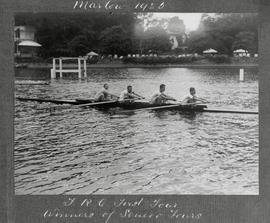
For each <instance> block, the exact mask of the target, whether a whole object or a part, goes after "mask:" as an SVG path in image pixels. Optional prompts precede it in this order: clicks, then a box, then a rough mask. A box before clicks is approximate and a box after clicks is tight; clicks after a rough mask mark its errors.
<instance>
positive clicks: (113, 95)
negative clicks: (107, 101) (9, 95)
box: [109, 93, 119, 98]
mask: <svg viewBox="0 0 270 223" xmlns="http://www.w3.org/2000/svg"><path fill="white" fill-rule="evenodd" d="M109 95H111V97H114V98H119V96H117V95H115V94H111V93H109Z"/></svg>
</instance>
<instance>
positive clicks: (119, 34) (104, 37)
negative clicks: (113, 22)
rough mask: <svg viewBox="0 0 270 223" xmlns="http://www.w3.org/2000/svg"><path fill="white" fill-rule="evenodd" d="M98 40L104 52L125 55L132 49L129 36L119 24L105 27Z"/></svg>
mask: <svg viewBox="0 0 270 223" xmlns="http://www.w3.org/2000/svg"><path fill="white" fill-rule="evenodd" d="M99 40H100V42H101V46H102V52H103V53H105V54H112V55H114V54H117V55H127V54H128V53H129V52H130V51H131V50H132V41H131V39H130V36H129V34H128V32H126V31H125V30H124V29H123V27H122V26H121V25H120V26H113V27H110V28H107V29H105V30H104V31H103V32H102V33H101V34H100V38H99Z"/></svg>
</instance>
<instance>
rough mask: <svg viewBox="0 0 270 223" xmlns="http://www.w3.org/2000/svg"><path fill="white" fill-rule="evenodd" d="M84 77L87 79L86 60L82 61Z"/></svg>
mask: <svg viewBox="0 0 270 223" xmlns="http://www.w3.org/2000/svg"><path fill="white" fill-rule="evenodd" d="M83 68H84V77H87V70H86V69H87V68H86V59H85V58H84V59H83Z"/></svg>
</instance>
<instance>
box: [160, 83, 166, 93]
mask: <svg viewBox="0 0 270 223" xmlns="http://www.w3.org/2000/svg"><path fill="white" fill-rule="evenodd" d="M165 88H166V85H165V84H161V85H160V86H159V91H160V92H161V93H162V92H164V91H165Z"/></svg>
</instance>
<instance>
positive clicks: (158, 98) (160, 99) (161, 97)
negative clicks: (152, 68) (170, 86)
mask: <svg viewBox="0 0 270 223" xmlns="http://www.w3.org/2000/svg"><path fill="white" fill-rule="evenodd" d="M165 88H166V85H165V84H161V85H160V86H159V92H157V93H155V94H154V95H153V96H152V98H151V100H150V103H151V104H158V105H159V104H165V103H166V102H167V101H177V100H176V99H174V98H173V97H171V96H168V95H166V94H165V93H164V92H165Z"/></svg>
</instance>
